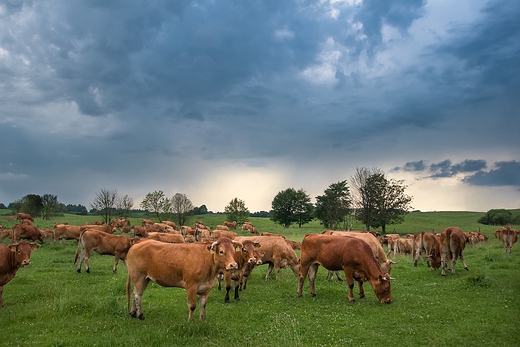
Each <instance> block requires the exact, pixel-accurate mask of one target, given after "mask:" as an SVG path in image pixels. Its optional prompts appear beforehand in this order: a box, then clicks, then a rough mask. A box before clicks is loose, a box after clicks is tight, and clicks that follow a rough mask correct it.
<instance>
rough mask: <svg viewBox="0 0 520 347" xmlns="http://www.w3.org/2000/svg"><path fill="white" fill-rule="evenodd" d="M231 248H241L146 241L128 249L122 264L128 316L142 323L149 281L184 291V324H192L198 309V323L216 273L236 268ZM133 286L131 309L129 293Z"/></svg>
mask: <svg viewBox="0 0 520 347" xmlns="http://www.w3.org/2000/svg"><path fill="white" fill-rule="evenodd" d="M235 247H242V244H240V243H238V242H234V241H231V240H229V239H227V238H222V239H220V240H217V241H215V242H213V243H191V244H184V243H164V242H158V241H154V240H146V241H142V242H140V243H138V244H137V245H135V246H134V247H132V248H130V251H129V252H128V255H127V258H126V262H127V268H128V279H127V281H126V298H127V302H128V309H129V312H128V313H129V314H130V315H131V316H132V317H137V318H139V319H144V318H145V317H144V315H143V308H142V299H143V293H144V291H145V289H146V286H147V285H148V282H149V281H153V282H155V283H157V284H158V285H160V286H163V287H180V288H185V289H186V296H187V298H188V308H189V315H188V322H190V321H192V320H193V312H194V311H195V308H196V307H197V295H198V297H199V305H200V317H199V319H200V320H203V319H204V318H205V315H206V314H205V313H206V302H207V301H208V296H209V293H210V291H211V289H212V288H213V287H214V286H215V282H216V278H217V275H218V274H219V272H221V271H229V270H234V269H236V268H238V264H237V263H236V261H235V259H234V257H233V256H234V254H235ZM132 283H133V284H134V291H133V292H134V294H133V300H132V309H131V310H130V292H131V289H132Z"/></svg>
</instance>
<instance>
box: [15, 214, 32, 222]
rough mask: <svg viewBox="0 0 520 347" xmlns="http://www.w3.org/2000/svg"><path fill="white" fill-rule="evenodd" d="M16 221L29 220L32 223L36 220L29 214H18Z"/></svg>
mask: <svg viewBox="0 0 520 347" xmlns="http://www.w3.org/2000/svg"><path fill="white" fill-rule="evenodd" d="M16 219H28V220H30V221H31V222H34V218H33V217H31V215H30V214H28V213H17V214H16Z"/></svg>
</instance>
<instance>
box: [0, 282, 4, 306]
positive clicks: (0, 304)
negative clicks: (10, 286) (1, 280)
mask: <svg viewBox="0 0 520 347" xmlns="http://www.w3.org/2000/svg"><path fill="white" fill-rule="evenodd" d="M3 292H4V286H3V285H1V286H0V307H4V299H2V293H3Z"/></svg>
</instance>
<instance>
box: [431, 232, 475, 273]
mask: <svg viewBox="0 0 520 347" xmlns="http://www.w3.org/2000/svg"><path fill="white" fill-rule="evenodd" d="M464 247H466V240H465V237H464V233H462V230H460V229H459V228H457V227H449V228H446V229H444V230H443V231H442V233H441V236H440V240H439V247H438V249H436V250H433V251H432V252H431V254H430V259H431V261H432V265H431V269H432V270H437V269H438V268H439V267H440V266H441V265H442V276H446V265H447V263H448V261H450V260H451V261H452V263H453V268H452V269H451V273H455V262H456V261H457V258H458V257H460V261H461V262H462V265H463V266H464V270H466V271H468V267H467V266H466V263H465V262H464V255H463V254H462V251H463V250H464ZM448 269H449V264H448Z"/></svg>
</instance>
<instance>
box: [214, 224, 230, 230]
mask: <svg viewBox="0 0 520 347" xmlns="http://www.w3.org/2000/svg"><path fill="white" fill-rule="evenodd" d="M216 229H217V230H226V231H229V228H228V227H227V226H225V225H217V227H216Z"/></svg>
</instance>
